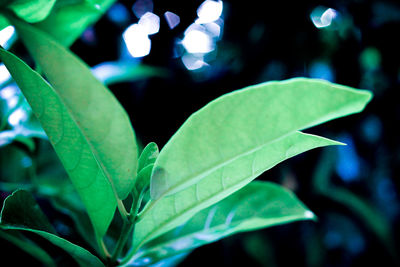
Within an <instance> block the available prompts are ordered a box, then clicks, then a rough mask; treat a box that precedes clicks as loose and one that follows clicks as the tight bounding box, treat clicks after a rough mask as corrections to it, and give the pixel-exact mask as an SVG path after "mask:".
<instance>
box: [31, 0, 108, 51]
mask: <svg viewBox="0 0 400 267" xmlns="http://www.w3.org/2000/svg"><path fill="white" fill-rule="evenodd" d="M114 2H115V0H58V1H57V2H56V4H55V6H54V8H53V11H52V12H51V14H50V15H49V16H48V17H47V18H46V19H45V20H43V21H41V22H39V23H37V24H36V26H37V27H38V28H40V29H42V30H43V31H45V32H47V33H48V34H50V35H51V36H53V37H54V38H55V39H56V40H57V41H59V42H60V43H61V44H63V45H64V46H70V45H71V44H72V43H73V42H74V41H75V40H76V39H77V38H78V37H79V36H80V35H81V34H82V33H83V31H84V30H85V29H86V28H87V27H88V26H90V25H92V24H94V23H95V22H96V21H97V20H98V19H99V18H100V17H101V16H102V15H103V14H104V13H105V12H106V10H107V9H108V8H109V7H110V6H111V5H112V4H113V3H114Z"/></svg>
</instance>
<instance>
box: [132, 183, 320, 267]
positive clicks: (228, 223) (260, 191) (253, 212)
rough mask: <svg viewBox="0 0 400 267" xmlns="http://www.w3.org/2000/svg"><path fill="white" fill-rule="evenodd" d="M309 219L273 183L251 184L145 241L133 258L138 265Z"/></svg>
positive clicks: (292, 197)
mask: <svg viewBox="0 0 400 267" xmlns="http://www.w3.org/2000/svg"><path fill="white" fill-rule="evenodd" d="M313 218H314V214H313V213H312V212H311V211H309V210H308V209H307V208H306V207H305V206H304V205H303V204H302V203H301V202H300V201H299V200H298V199H297V198H296V196H295V195H294V194H293V193H291V192H289V191H288V190H286V189H284V188H283V187H281V186H279V185H277V184H274V183H270V182H257V181H255V182H252V183H250V184H249V185H247V186H245V187H244V188H242V189H241V190H239V191H237V192H235V193H234V194H232V195H231V196H229V197H227V198H225V199H224V200H222V201H221V202H218V203H216V204H214V205H213V206H211V207H208V208H207V209H204V210H202V211H200V212H198V213H197V214H196V215H194V216H193V217H192V218H191V219H190V220H189V221H187V222H186V223H185V224H183V225H182V226H180V227H178V228H176V229H174V230H172V231H170V232H168V233H166V234H164V235H162V236H160V237H159V238H157V239H154V240H153V241H151V242H149V243H148V244H147V245H145V246H144V247H143V248H142V249H141V250H140V251H139V252H138V253H137V255H136V256H135V257H136V258H137V263H138V264H139V263H140V262H141V261H149V260H150V261H158V260H161V259H163V258H165V257H170V256H173V255H175V254H179V253H182V252H184V251H189V250H192V249H194V248H197V247H199V246H202V245H205V244H208V243H211V242H214V241H217V240H219V239H221V238H224V237H227V236H229V235H232V234H235V233H239V232H244V231H252V230H257V229H261V228H265V227H270V226H274V225H279V224H283V223H289V222H293V221H297V220H308V219H313ZM178 248H179V249H178Z"/></svg>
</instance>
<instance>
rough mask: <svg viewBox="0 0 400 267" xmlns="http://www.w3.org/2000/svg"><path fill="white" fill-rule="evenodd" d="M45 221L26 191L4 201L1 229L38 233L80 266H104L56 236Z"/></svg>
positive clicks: (18, 192)
mask: <svg viewBox="0 0 400 267" xmlns="http://www.w3.org/2000/svg"><path fill="white" fill-rule="evenodd" d="M46 221H47V219H46V217H45V215H44V214H43V212H42V210H41V209H40V207H39V206H38V204H37V203H36V201H35V200H34V198H33V197H32V195H31V194H30V193H29V192H27V191H24V190H18V191H15V192H14V193H13V194H12V195H10V196H8V197H7V198H6V200H5V201H4V205H3V209H2V211H1V224H0V226H1V228H2V229H5V230H7V229H10V230H20V231H28V232H32V233H35V234H37V235H40V236H42V237H43V238H45V239H47V240H48V241H50V242H51V243H52V244H54V245H55V246H58V247H60V248H62V249H63V250H65V251H66V252H67V253H69V254H70V255H71V256H72V257H73V258H74V259H75V260H76V261H77V262H78V263H79V265H80V266H82V267H83V266H104V265H103V264H102V262H101V261H100V260H99V259H98V258H97V257H95V256H94V255H92V254H91V253H90V252H89V251H87V250H85V249H83V248H81V247H79V246H77V245H75V244H72V243H71V242H69V241H67V240H65V239H63V238H60V237H58V236H56V235H55V233H54V232H53V231H54V230H53V229H52V227H51V226H50V223H49V222H48V221H47V222H46Z"/></svg>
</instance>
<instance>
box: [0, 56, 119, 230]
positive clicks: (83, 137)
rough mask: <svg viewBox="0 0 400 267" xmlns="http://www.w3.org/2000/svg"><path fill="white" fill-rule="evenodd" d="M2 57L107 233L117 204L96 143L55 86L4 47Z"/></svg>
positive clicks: (96, 221) (97, 225)
mask: <svg viewBox="0 0 400 267" xmlns="http://www.w3.org/2000/svg"><path fill="white" fill-rule="evenodd" d="M0 59H1V60H2V61H3V62H4V64H5V65H6V66H7V68H8V70H9V71H10V73H11V75H12V76H13V78H14V80H15V81H16V82H17V84H18V85H19V87H20V88H21V90H22V92H23V94H24V95H25V97H26V98H27V100H28V102H29V104H30V105H31V107H32V110H33V112H34V113H35V115H36V116H37V118H38V119H39V121H40V122H41V124H42V126H43V129H44V130H45V132H46V134H47V135H48V136H49V140H50V142H51V143H52V145H53V147H54V149H55V151H56V152H57V155H58V156H59V158H60V160H61V162H62V164H63V165H64V168H65V169H66V171H67V173H68V174H69V176H70V178H71V181H72V183H73V184H74V186H75V188H76V190H77V191H78V193H79V195H80V197H81V199H82V201H83V203H84V204H85V206H86V209H87V210H88V214H89V216H90V218H91V220H92V223H93V225H94V228H95V230H96V232H97V234H98V235H99V236H103V235H104V234H105V232H106V230H107V228H108V226H109V224H110V222H111V220H112V217H113V215H114V212H115V208H116V205H117V200H116V194H115V192H114V190H113V186H112V184H111V181H110V180H109V179H108V178H107V177H106V175H105V174H104V170H103V166H102V165H101V160H100V159H99V157H97V153H98V152H96V150H95V149H96V147H95V145H94V144H93V143H92V141H91V137H89V136H88V135H87V134H86V132H85V128H84V126H83V125H82V124H80V123H79V121H78V120H77V119H76V117H75V116H74V115H73V113H72V112H71V107H69V106H67V105H65V102H63V101H62V99H61V97H60V96H59V95H58V94H57V93H56V92H55V90H54V89H53V88H52V87H51V86H50V85H49V84H48V83H47V82H46V81H45V80H44V79H43V78H42V77H41V76H40V75H39V74H37V73H36V72H35V71H33V70H32V69H31V68H30V67H29V66H28V65H26V64H25V63H24V62H22V61H21V60H20V59H18V58H17V57H16V56H14V55H13V54H11V53H9V52H7V51H5V50H3V49H0Z"/></svg>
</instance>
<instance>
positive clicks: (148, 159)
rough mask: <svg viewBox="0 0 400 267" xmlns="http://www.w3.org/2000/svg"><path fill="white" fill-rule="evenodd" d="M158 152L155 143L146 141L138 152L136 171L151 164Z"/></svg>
mask: <svg viewBox="0 0 400 267" xmlns="http://www.w3.org/2000/svg"><path fill="white" fill-rule="evenodd" d="M158 154H159V151H158V146H157V144H156V143H154V142H151V143H148V144H147V146H146V147H145V148H144V149H143V151H142V153H141V154H140V157H139V161H138V171H139V172H140V171H141V170H142V169H144V168H145V167H147V165H150V164H153V163H154V162H155V161H156V159H157V157H158Z"/></svg>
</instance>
